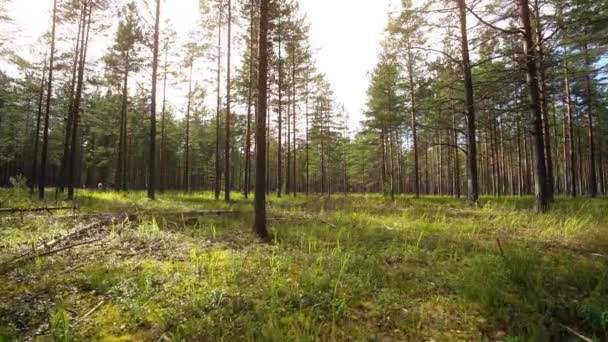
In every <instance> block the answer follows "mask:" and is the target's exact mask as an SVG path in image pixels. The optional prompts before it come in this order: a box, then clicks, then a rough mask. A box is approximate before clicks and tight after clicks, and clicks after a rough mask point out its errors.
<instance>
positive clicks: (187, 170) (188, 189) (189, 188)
mask: <svg viewBox="0 0 608 342" xmlns="http://www.w3.org/2000/svg"><path fill="white" fill-rule="evenodd" d="M192 69H194V55H192V56H190V77H189V78H188V104H187V105H186V151H185V153H186V164H185V165H184V169H185V170H184V177H185V182H184V183H185V185H186V186H185V190H186V193H191V192H192V185H191V171H190V169H191V167H190V108H191V104H192Z"/></svg>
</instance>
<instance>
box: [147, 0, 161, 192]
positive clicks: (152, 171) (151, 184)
mask: <svg viewBox="0 0 608 342" xmlns="http://www.w3.org/2000/svg"><path fill="white" fill-rule="evenodd" d="M159 28H160V0H156V20H155V23H154V49H153V50H154V51H153V55H152V58H153V59H152V90H151V95H152V99H151V101H150V154H149V155H148V158H149V159H150V160H149V161H148V162H149V164H150V166H149V169H148V198H149V199H151V200H155V199H156V181H157V179H156V81H157V76H158V75H157V73H158V50H159V49H158V45H159V41H158V39H159Z"/></svg>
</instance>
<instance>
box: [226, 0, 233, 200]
mask: <svg viewBox="0 0 608 342" xmlns="http://www.w3.org/2000/svg"><path fill="white" fill-rule="evenodd" d="M226 40H227V43H226V45H227V58H226V59H227V62H226V64H227V66H226V145H225V150H224V169H225V170H224V177H225V179H224V180H225V189H224V200H225V201H226V202H229V201H230V191H231V179H230V175H231V172H230V145H231V142H230V115H231V113H230V104H231V103H230V102H231V99H230V93H231V91H230V86H231V79H230V72H231V70H230V58H231V52H232V41H231V40H232V0H228V37H227V39H226Z"/></svg>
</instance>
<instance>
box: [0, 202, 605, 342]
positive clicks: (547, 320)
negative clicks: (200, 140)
mask: <svg viewBox="0 0 608 342" xmlns="http://www.w3.org/2000/svg"><path fill="white" fill-rule="evenodd" d="M0 194H1V195H2V197H1V198H2V204H3V206H17V205H18V206H19V207H32V206H39V205H40V203H39V202H37V201H33V202H32V201H28V200H26V199H25V198H26V197H27V196H25V197H23V195H21V196H20V195H19V194H17V193H10V192H8V191H2V192H0ZM145 197H146V196H145V193H143V192H132V193H129V194H120V193H115V192H97V191H95V192H94V191H91V192H86V193H84V194H82V195H81V197H80V199H79V201H78V210H77V211H75V212H72V211H71V210H64V211H58V212H52V213H46V212H43V213H18V214H9V215H6V214H0V215H1V217H0V220H1V221H0V222H1V223H0V236H1V238H0V241H2V244H1V245H0V251H1V253H0V265H1V266H0V272H1V275H0V277H1V279H2V281H3V286H2V287H0V336H4V339H5V340H12V339H13V338H17V337H18V336H19V337H20V339H29V338H34V337H40V336H42V337H44V339H51V340H57V341H68V340H120V341H137V340H152V341H154V340H171V341H179V340H184V339H185V340H206V341H220V340H225V341H231V340H264V341H284V340H294V341H296V340H298V341H308V340H321V341H328V340H412V341H432V340H434V341H451V340H469V341H473V340H492V341H506V340H518V339H519V340H548V339H552V340H554V339H562V340H568V339H572V340H576V335H573V332H579V333H584V334H585V335H587V336H590V337H594V336H595V338H598V339H599V340H601V339H603V337H605V332H606V308H608V279H607V277H608V273H607V272H608V268H607V266H606V265H607V264H608V260H607V257H608V236H607V235H606V234H605V232H606V229H608V222H607V221H606V218H605V215H606V206H605V199H578V200H569V199H565V198H564V199H562V198H560V201H559V204H558V205H556V206H555V208H554V210H553V211H552V212H551V214H547V215H544V216H538V215H537V214H535V213H534V212H533V211H532V210H530V209H529V208H530V207H532V203H533V199H532V198H531V197H524V198H518V197H505V198H482V200H481V201H480V206H479V208H468V207H466V206H463V204H462V202H461V201H459V200H455V199H451V198H447V197H439V196H431V197H428V198H421V199H415V198H413V197H412V196H398V197H397V198H396V199H395V200H394V201H390V200H386V199H384V198H383V197H382V196H380V195H374V194H369V195H356V194H349V195H345V194H333V195H331V197H321V196H318V195H311V196H305V195H301V196H298V197H295V198H293V197H284V198H281V199H278V198H276V197H274V196H273V197H272V198H270V199H269V203H268V207H269V213H268V214H269V228H270V229H271V231H272V232H273V234H274V240H273V242H272V243H271V244H266V243H260V242H259V240H258V239H256V237H255V234H253V233H252V230H251V226H252V224H253V223H252V212H251V211H252V205H251V203H249V201H246V200H244V199H243V198H242V196H235V197H236V198H235V200H234V201H233V202H232V203H230V204H227V203H225V202H221V201H220V202H217V201H215V200H214V199H213V194H212V193H194V194H191V195H184V194H181V193H167V194H165V195H161V196H160V198H159V199H157V201H155V202H152V201H149V200H147V199H146V198H145ZM58 204H65V205H68V206H69V205H70V203H58ZM201 208H206V209H209V210H211V209H213V210H220V211H218V212H212V213H209V214H196V213H194V212H195V211H196V210H200V209H201ZM188 212H190V214H188ZM180 213H185V214H183V215H182V214H180ZM218 213H219V214H218ZM128 216H130V217H128ZM107 218H112V220H109V221H107V220H106V219H107ZM104 220H105V221H104ZM96 222H100V224H99V225H94V224H95V223H96ZM91 225H93V226H91ZM87 226H89V227H93V228H92V229H89V230H87V231H83V232H82V233H81V234H78V235H73V236H72V237H70V238H68V239H65V240H61V239H60V237H62V236H66V234H68V232H73V231H74V230H75V229H82V228H83V227H87ZM53 240H60V242H59V243H57V244H55V245H53V246H45V244H44V243H45V242H49V241H53ZM33 248H36V249H35V251H36V252H35V253H34V252H33V250H34V249H33ZM24 253H25V254H26V255H27V256H25V257H23V255H24ZM28 253H29V254H28ZM17 256H22V257H21V259H18V260H14V259H15V257H17ZM11 260H13V261H11Z"/></svg>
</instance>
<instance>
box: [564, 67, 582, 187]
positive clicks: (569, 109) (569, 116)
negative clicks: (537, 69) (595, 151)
mask: <svg viewBox="0 0 608 342" xmlns="http://www.w3.org/2000/svg"><path fill="white" fill-rule="evenodd" d="M564 91H565V94H564V97H565V99H564V100H565V102H566V103H565V104H566V122H567V126H568V160H569V161H570V168H569V170H570V186H569V192H570V196H572V197H576V193H577V189H576V179H577V172H576V169H577V168H576V155H575V152H574V116H573V106H572V97H571V96H570V80H569V79H568V66H567V65H566V77H565V79H564ZM564 140H565V138H564ZM579 158H580V156H579ZM564 159H565V158H564Z"/></svg>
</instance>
